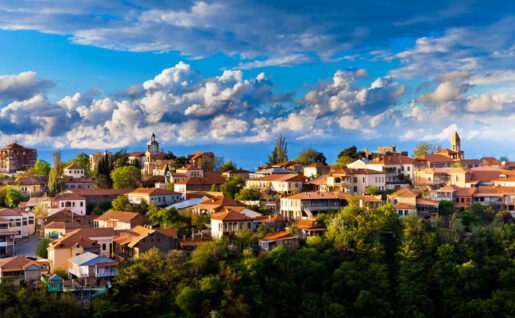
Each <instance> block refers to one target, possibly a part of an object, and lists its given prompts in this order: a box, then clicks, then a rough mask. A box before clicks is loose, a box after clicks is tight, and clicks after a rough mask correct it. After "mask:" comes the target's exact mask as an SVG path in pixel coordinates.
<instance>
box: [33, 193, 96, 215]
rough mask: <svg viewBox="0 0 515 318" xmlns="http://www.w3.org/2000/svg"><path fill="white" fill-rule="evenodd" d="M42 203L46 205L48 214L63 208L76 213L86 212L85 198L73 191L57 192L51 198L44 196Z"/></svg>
mask: <svg viewBox="0 0 515 318" xmlns="http://www.w3.org/2000/svg"><path fill="white" fill-rule="evenodd" d="M42 205H43V206H44V207H46V209H47V212H48V215H52V214H54V213H56V212H59V211H61V210H63V209H67V210H70V211H71V212H73V213H75V214H78V215H85V214H86V198H84V197H82V196H80V195H78V194H75V193H69V192H68V193H65V192H62V193H59V194H57V195H56V196H55V197H53V198H46V199H45V200H44V201H43V202H42Z"/></svg>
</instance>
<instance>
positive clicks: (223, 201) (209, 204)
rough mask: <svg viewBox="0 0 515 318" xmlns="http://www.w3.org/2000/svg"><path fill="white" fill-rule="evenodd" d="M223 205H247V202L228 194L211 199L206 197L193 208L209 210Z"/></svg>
mask: <svg viewBox="0 0 515 318" xmlns="http://www.w3.org/2000/svg"><path fill="white" fill-rule="evenodd" d="M223 206H245V204H243V203H241V202H240V201H237V200H234V199H231V198H229V197H226V196H216V197H214V198H211V199H205V200H204V201H203V202H200V203H198V204H196V205H194V206H193V207H192V208H195V209H208V210H209V209H216V208H220V207H223Z"/></svg>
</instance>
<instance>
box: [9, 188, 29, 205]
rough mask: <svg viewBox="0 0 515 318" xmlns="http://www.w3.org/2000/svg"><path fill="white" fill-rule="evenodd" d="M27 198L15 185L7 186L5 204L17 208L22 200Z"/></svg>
mask: <svg viewBox="0 0 515 318" xmlns="http://www.w3.org/2000/svg"><path fill="white" fill-rule="evenodd" d="M25 200H27V197H25V196H23V195H22V194H21V192H20V191H18V190H16V189H15V188H13V187H7V190H6V192H5V205H6V206H7V207H9V208H15V207H17V206H18V204H19V203H20V202H21V201H25Z"/></svg>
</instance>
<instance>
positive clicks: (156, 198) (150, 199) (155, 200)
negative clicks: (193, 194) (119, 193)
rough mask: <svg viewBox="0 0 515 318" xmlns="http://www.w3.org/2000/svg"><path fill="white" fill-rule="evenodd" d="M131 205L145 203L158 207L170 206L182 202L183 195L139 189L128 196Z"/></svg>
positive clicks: (163, 190)
mask: <svg viewBox="0 0 515 318" xmlns="http://www.w3.org/2000/svg"><path fill="white" fill-rule="evenodd" d="M127 196H128V198H129V202H130V203H134V204H141V202H142V201H145V202H146V203H148V204H156V205H157V206H169V205H172V204H174V203H177V202H179V201H181V200H182V194H181V193H177V192H173V191H169V190H166V189H159V188H137V189H136V190H134V191H132V192H129V193H128V194H127Z"/></svg>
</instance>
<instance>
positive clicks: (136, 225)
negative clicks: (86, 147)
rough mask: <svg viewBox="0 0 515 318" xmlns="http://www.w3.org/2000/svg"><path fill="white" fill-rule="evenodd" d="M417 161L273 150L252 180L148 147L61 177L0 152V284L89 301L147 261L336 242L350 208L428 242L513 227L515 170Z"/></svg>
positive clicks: (430, 149) (81, 159)
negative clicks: (484, 227) (496, 225)
mask: <svg viewBox="0 0 515 318" xmlns="http://www.w3.org/2000/svg"><path fill="white" fill-rule="evenodd" d="M415 152H416V154H417V155H416V156H413V157H412V156H409V155H408V152H407V151H398V150H397V149H396V147H395V146H386V147H385V146H382V147H378V149H377V150H376V151H369V150H367V149H363V151H357V149H356V148H355V147H349V148H347V149H345V150H343V151H342V152H341V153H340V155H339V156H338V160H337V162H336V163H335V164H332V165H330V164H328V163H327V162H326V158H325V156H324V155H323V154H322V153H319V152H317V151H316V150H314V149H306V150H305V151H303V152H302V153H301V154H299V156H298V158H296V159H293V160H288V157H287V145H286V141H285V140H284V138H283V137H279V138H278V140H277V144H276V146H275V148H274V149H273V151H272V154H271V155H270V156H269V158H268V160H269V163H268V164H266V165H264V166H261V167H258V168H257V169H256V170H255V171H248V170H244V169H241V168H238V167H237V158H235V160H234V161H231V160H229V161H223V160H220V158H217V156H216V155H215V154H214V153H212V152H195V153H193V154H190V155H187V156H176V155H174V154H173V153H171V152H168V153H164V152H162V151H161V150H160V145H159V142H158V139H157V137H156V135H155V134H152V136H151V137H150V140H149V141H148V143H147V148H146V149H145V150H144V151H143V150H142V151H137V152H131V153H127V152H126V151H125V150H123V149H122V150H120V151H118V152H115V153H112V152H108V151H105V152H103V153H91V154H84V153H81V154H79V155H77V157H76V158H74V159H73V160H71V161H70V162H67V163H64V162H62V161H61V158H60V154H59V152H56V154H55V155H54V162H53V163H52V164H49V163H46V162H44V161H42V160H38V159H37V151H36V150H35V149H28V148H25V147H23V146H21V145H19V144H17V143H13V144H11V145H8V146H7V147H5V148H3V149H1V150H0V171H1V173H2V176H1V178H0V185H1V189H2V190H0V201H1V202H0V204H1V205H2V206H3V207H0V228H1V231H0V242H1V243H0V257H2V258H1V259H0V280H1V281H2V282H3V283H6V282H8V283H12V284H15V285H21V286H24V287H26V288H28V289H29V290H31V289H32V290H35V289H37V288H41V282H43V284H44V286H45V287H44V288H45V289H46V290H47V292H48V293H54V294H69V295H72V297H75V298H76V299H82V300H84V299H86V300H92V299H94V298H96V297H99V296H100V295H102V294H104V293H109V290H110V289H111V288H113V286H114V287H116V284H117V274H118V272H119V270H120V268H122V267H126V266H128V265H127V264H131V263H133V262H137V261H138V260H139V259H140V258H141V257H146V256H144V255H146V254H148V253H160V254H161V255H167V254H169V253H171V252H173V251H175V252H182V253H185V254H190V253H194V251H196V250H197V249H199V248H201V247H202V246H209V244H212V243H216V242H217V241H218V242H225V243H226V244H230V245H231V244H233V247H234V248H236V249H239V250H240V251H244V250H246V249H249V250H252V251H254V253H257V254H258V255H265V254H267V253H270V252H272V251H274V249H276V248H279V247H281V248H288V249H293V250H295V249H299V248H300V247H302V246H304V245H305V244H306V243H307V244H313V242H315V240H316V239H320V238H322V237H331V234H329V233H326V232H327V231H328V226H330V225H329V224H330V222H333V221H334V220H333V221H330V220H331V218H334V217H335V215H337V213H338V211H343V210H342V209H344V210H345V208H351V207H353V208H356V209H358V210H359V211H362V212H360V213H372V214H374V213H379V212H378V211H383V212H381V213H385V212H384V211H390V212H388V213H392V215H394V217H395V219H396V220H397V221H396V222H402V221H403V220H419V221H420V222H423V223H424V224H427V225H428V226H430V227H433V228H438V227H440V226H442V222H444V223H446V224H447V223H448V222H454V221H452V220H449V219H448V217H449V215H460V214H459V213H465V212H466V211H470V209H474V208H475V209H477V208H478V207H479V209H488V211H490V212H488V213H494V214H495V213H498V215H501V216H502V218H503V220H504V221H505V222H508V223H511V219H512V218H513V217H515V162H512V161H508V160H502V161H501V160H499V159H496V158H493V157H486V158H478V159H471V158H467V157H466V156H465V151H464V150H463V149H462V148H461V141H460V137H459V135H458V133H457V132H455V133H454V134H453V136H452V138H451V140H450V148H443V149H442V148H440V147H435V146H434V145H429V144H420V145H419V146H418V148H417V149H416V150H415ZM367 211H368V212H367ZM460 211H461V212H460ZM463 211H465V212H463ZM485 211H486V210H482V212H480V213H482V214H484V213H487V212H485ZM466 213H468V212H466ZM355 217H356V218H357V217H358V216H355ZM410 222H412V221H410ZM463 222H464V223H465V224H467V223H466V222H467V221H463ZM332 231H334V229H333V230H332ZM310 242H311V243H310ZM234 244H235V245H234ZM38 286H39V287H38Z"/></svg>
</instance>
